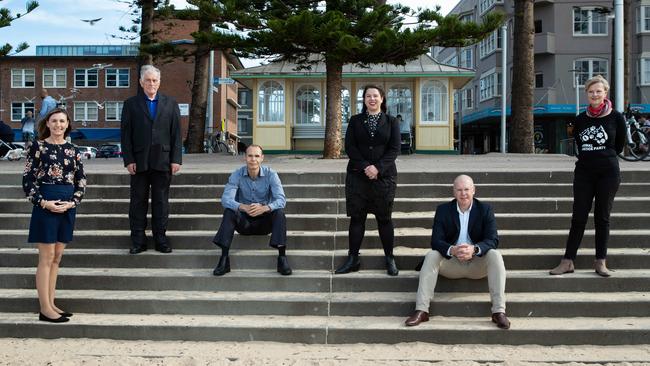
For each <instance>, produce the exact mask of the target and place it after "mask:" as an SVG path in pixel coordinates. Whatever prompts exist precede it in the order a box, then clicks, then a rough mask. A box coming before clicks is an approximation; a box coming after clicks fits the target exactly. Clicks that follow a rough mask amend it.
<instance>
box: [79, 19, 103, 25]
mask: <svg viewBox="0 0 650 366" xmlns="http://www.w3.org/2000/svg"><path fill="white" fill-rule="evenodd" d="M102 19H103V18H97V19H81V21H82V22H86V23H88V24H90V25H95V23H97V22H98V21H100V20H102Z"/></svg>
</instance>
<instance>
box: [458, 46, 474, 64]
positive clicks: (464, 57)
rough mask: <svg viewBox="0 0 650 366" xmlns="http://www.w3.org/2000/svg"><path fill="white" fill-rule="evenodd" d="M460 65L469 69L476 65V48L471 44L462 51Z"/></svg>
mask: <svg viewBox="0 0 650 366" xmlns="http://www.w3.org/2000/svg"><path fill="white" fill-rule="evenodd" d="M460 67H465V68H468V69H471V68H473V67H474V49H473V48H472V47H471V46H470V47H466V48H463V49H462V50H461V51H460Z"/></svg>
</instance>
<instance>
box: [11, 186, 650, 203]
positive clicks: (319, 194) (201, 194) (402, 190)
mask: <svg viewBox="0 0 650 366" xmlns="http://www.w3.org/2000/svg"><path fill="white" fill-rule="evenodd" d="M223 188H224V186H223V185H195V184H191V185H178V184H174V185H172V186H171V189H170V192H169V196H170V198H196V199H199V198H202V199H213V200H214V199H217V198H219V197H221V194H222V193H223ZM283 188H284V192H285V194H286V196H287V197H290V198H344V197H345V187H344V185H341V184H311V185H289V184H285V185H284V186H283ZM129 190H130V188H129V186H128V185H97V186H89V189H88V191H87V192H86V197H87V198H101V197H113V198H119V197H124V198H128V197H129ZM476 191H477V193H478V194H479V195H480V196H485V197H558V196H559V197H571V196H572V186H571V184H570V183H556V184H542V183H510V184H477V185H476ZM649 191H650V183H622V184H621V186H620V188H619V191H618V194H619V195H621V196H647V194H648V192H649ZM24 195H25V194H24V192H23V190H22V187H21V186H19V185H0V197H7V198H20V197H23V196H24ZM450 196H451V186H450V184H448V183H447V184H399V185H398V187H397V192H396V197H402V198H419V197H450Z"/></svg>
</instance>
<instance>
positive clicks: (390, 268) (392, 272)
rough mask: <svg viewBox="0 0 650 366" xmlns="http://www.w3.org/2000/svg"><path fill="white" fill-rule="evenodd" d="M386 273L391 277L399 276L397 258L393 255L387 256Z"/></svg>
mask: <svg viewBox="0 0 650 366" xmlns="http://www.w3.org/2000/svg"><path fill="white" fill-rule="evenodd" d="M386 273H388V275H389V276H397V275H398V274H399V270H398V269H397V264H395V257H393V256H392V255H387V256H386Z"/></svg>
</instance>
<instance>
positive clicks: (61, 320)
mask: <svg viewBox="0 0 650 366" xmlns="http://www.w3.org/2000/svg"><path fill="white" fill-rule="evenodd" d="M38 320H40V321H42V322H48V323H65V322H67V321H70V319H68V318H66V317H65V316H61V317H60V318H56V319H52V318H48V317H46V316H45V315H43V313H40V312H39V313H38Z"/></svg>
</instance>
